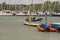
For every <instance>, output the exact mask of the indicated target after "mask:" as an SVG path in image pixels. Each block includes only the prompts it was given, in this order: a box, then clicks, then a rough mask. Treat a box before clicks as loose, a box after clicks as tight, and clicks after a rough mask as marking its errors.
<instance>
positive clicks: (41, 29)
mask: <svg viewBox="0 0 60 40" xmlns="http://www.w3.org/2000/svg"><path fill="white" fill-rule="evenodd" d="M37 28H38V30H39V31H42V32H49V30H50V29H49V27H48V26H46V25H45V24H41V25H40V24H38V25H37Z"/></svg>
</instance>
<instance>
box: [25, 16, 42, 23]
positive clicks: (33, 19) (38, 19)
mask: <svg viewBox="0 0 60 40" xmlns="http://www.w3.org/2000/svg"><path fill="white" fill-rule="evenodd" d="M42 19H43V18H37V17H32V18H31V21H32V22H35V21H41V20H42ZM25 20H26V21H29V17H28V18H26V19H25Z"/></svg>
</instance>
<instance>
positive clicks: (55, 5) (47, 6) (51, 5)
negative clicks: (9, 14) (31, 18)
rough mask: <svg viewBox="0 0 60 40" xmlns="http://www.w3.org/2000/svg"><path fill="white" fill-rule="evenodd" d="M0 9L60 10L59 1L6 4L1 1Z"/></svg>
mask: <svg viewBox="0 0 60 40" xmlns="http://www.w3.org/2000/svg"><path fill="white" fill-rule="evenodd" d="M1 10H11V11H22V10H25V11H27V10H32V11H51V12H54V11H55V12H60V3H59V2H58V1H54V2H51V1H45V2H44V3H38V4H30V5H24V4H6V3H5V2H3V3H2V4H0V11H1Z"/></svg>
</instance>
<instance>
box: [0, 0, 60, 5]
mask: <svg viewBox="0 0 60 40" xmlns="http://www.w3.org/2000/svg"><path fill="white" fill-rule="evenodd" d="M45 1H47V0H33V3H43V2H45ZM49 1H51V2H53V1H59V2H60V0H49ZM3 2H6V3H7V4H31V3H32V0H0V3H3Z"/></svg>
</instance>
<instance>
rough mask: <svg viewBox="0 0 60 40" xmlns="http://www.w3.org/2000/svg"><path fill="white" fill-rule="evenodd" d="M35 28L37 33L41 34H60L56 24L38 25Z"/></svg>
mask: <svg viewBox="0 0 60 40" xmlns="http://www.w3.org/2000/svg"><path fill="white" fill-rule="evenodd" d="M37 28H38V30H39V31H43V32H60V27H58V26H57V25H56V24H47V25H45V24H38V25H37Z"/></svg>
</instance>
